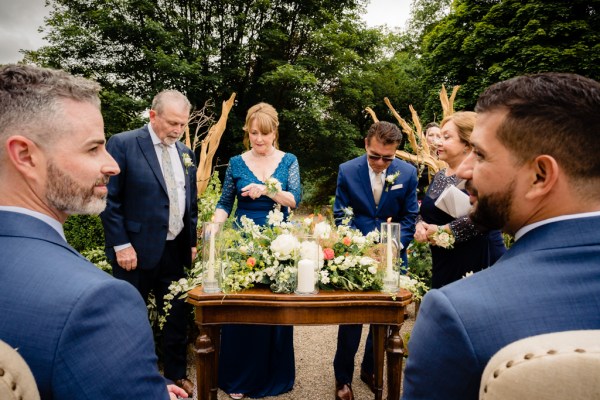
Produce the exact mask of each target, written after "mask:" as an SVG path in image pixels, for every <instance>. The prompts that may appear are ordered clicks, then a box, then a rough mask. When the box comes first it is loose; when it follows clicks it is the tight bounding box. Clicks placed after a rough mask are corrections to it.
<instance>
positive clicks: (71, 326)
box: [0, 65, 187, 400]
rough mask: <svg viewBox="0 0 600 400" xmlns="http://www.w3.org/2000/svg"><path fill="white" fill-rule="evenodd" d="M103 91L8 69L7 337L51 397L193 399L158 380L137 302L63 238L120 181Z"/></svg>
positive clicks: (2, 324)
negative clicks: (71, 220) (66, 225)
mask: <svg viewBox="0 0 600 400" xmlns="http://www.w3.org/2000/svg"><path fill="white" fill-rule="evenodd" d="M99 90H100V87H99V85H98V84H97V83H95V82H92V81H88V80H86V79H83V78H75V77H73V76H71V75H69V74H67V73H66V72H62V71H56V70H50V69H44V68H38V67H33V66H26V65H8V66H4V67H2V68H0V141H1V146H0V180H1V181H2V184H3V188H2V190H0V339H1V340H3V341H4V342H6V343H8V344H9V345H10V346H12V347H14V348H16V349H17V350H18V352H19V354H20V355H21V356H22V357H23V358H24V359H25V361H26V362H27V364H28V365H29V367H30V368H31V371H32V373H33V376H34V378H35V381H36V384H37V387H38V389H39V393H40V395H41V398H42V399H43V400H46V399H48V400H51V399H87V400H102V399H153V400H155V399H156V400H167V399H171V400H174V399H175V398H176V396H183V397H187V395H186V393H185V391H184V390H183V389H181V388H178V387H176V386H174V385H170V386H169V387H167V385H166V381H165V379H164V378H163V377H162V376H161V375H160V374H159V371H158V367H157V359H156V355H155V353H154V343H153V338H152V331H151V329H150V325H149V323H148V317H147V310H146V307H145V305H144V302H143V300H142V298H141V296H140V295H139V293H138V292H137V291H136V290H135V288H133V287H132V286H131V285H129V284H128V283H126V282H123V281H119V280H117V279H115V278H113V277H112V276H110V275H109V274H107V273H105V272H103V271H101V270H100V269H98V268H96V267H95V266H94V265H93V264H92V263H90V262H89V261H88V260H86V259H85V258H84V257H82V256H81V255H80V254H78V253H77V251H75V249H73V248H72V247H71V246H69V245H68V244H67V242H66V240H65V236H64V232H63V228H62V223H63V222H64V221H65V220H66V218H67V217H68V216H69V215H70V214H74V213H77V214H97V213H99V212H100V211H102V210H103V209H104V207H105V206H106V194H107V189H106V184H107V182H108V179H109V177H112V176H115V175H116V174H117V173H119V167H118V165H117V163H116V162H115V160H114V159H113V158H112V157H111V156H110V155H109V154H108V153H107V151H106V149H105V147H104V143H105V139H104V124H103V122H102V115H101V114H100V100H99V98H98V92H99ZM169 393H170V394H169Z"/></svg>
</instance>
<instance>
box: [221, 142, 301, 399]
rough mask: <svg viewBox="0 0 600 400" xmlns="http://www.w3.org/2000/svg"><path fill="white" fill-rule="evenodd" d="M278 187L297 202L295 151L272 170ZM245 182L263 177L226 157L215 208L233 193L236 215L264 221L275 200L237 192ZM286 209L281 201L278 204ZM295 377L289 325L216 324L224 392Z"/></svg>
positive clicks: (288, 382)
mask: <svg viewBox="0 0 600 400" xmlns="http://www.w3.org/2000/svg"><path fill="white" fill-rule="evenodd" d="M272 176H273V177H274V178H276V179H277V180H279V182H281V187H282V190H284V191H287V192H290V193H292V194H293V195H294V199H295V200H296V206H297V205H298V204H299V203H300V197H301V188H300V170H299V166H298V160H297V159H296V156H294V155H293V154H290V153H285V154H284V156H283V158H282V159H281V161H280V163H279V165H278V166H277V168H276V169H275V172H274V173H273V175H272ZM251 183H260V184H262V183H264V182H262V181H261V180H260V179H258V178H257V177H256V176H255V175H254V174H253V173H252V171H251V170H250V169H249V168H248V166H247V165H246V163H245V162H244V160H243V159H242V156H235V157H232V158H231V160H230V161H229V167H228V168H227V172H226V173H225V180H224V181H223V192H222V194H221V199H220V200H219V202H218V203H217V208H221V209H223V210H225V211H226V212H227V213H228V214H229V213H231V210H232V209H233V204H234V200H235V199H236V197H237V201H238V203H237V209H236V212H235V215H236V217H237V218H238V219H239V218H240V216H242V215H245V216H247V217H248V218H251V219H252V220H254V222H256V223H257V224H259V225H264V224H265V222H266V219H267V214H268V213H269V211H271V210H272V209H273V208H274V207H275V205H276V203H275V202H274V201H273V200H271V199H270V198H269V197H267V196H261V197H259V198H258V199H256V200H252V199H251V198H250V197H242V196H241V194H240V193H241V189H242V188H243V187H245V186H247V185H249V184H251ZM282 211H283V212H284V214H286V216H287V214H288V212H289V211H288V210H287V208H286V207H283V208H282ZM294 379H295V363H294V331H293V327H292V326H275V325H224V326H223V327H222V329H221V351H220V355H219V387H220V388H221V389H222V390H223V391H224V392H225V393H244V394H245V395H247V396H248V397H255V398H256V397H265V396H277V395H279V394H281V393H285V392H288V391H290V390H292V388H293V386H294Z"/></svg>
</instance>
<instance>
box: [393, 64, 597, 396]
mask: <svg viewBox="0 0 600 400" xmlns="http://www.w3.org/2000/svg"><path fill="white" fill-rule="evenodd" d="M599 110H600V83H598V82H596V81H593V80H591V79H587V78H584V77H582V76H579V75H574V74H558V73H544V74H538V75H531V76H521V77H516V78H513V79H509V80H507V81H504V82H500V83H497V84H494V85H492V86H491V87H490V88H489V89H487V90H486V91H485V92H484V93H483V94H482V95H481V96H480V97H479V100H478V102H477V107H476V111H477V112H478V116H477V122H476V124H475V129H474V130H473V134H472V135H471V141H472V144H473V152H472V154H470V155H469V157H468V158H467V159H466V160H465V161H464V162H463V164H462V165H461V167H460V168H459V171H458V172H457V173H458V174H459V176H461V177H463V178H465V179H467V180H468V184H467V189H468V191H469V194H470V196H471V201H472V203H473V209H472V211H471V218H472V220H473V221H474V222H477V223H479V224H481V225H484V226H487V227H488V228H490V229H498V228H502V229H503V230H504V231H505V232H508V233H510V234H512V235H514V237H515V243H514V245H513V246H512V247H511V248H510V249H509V250H508V251H507V253H506V254H505V255H504V256H502V257H501V258H500V259H499V260H498V261H497V262H496V264H494V266H492V267H490V268H488V269H487V270H484V271H481V272H478V273H476V274H474V275H473V276H471V277H468V278H466V279H462V280H461V281H458V282H455V283H452V284H450V285H447V286H445V287H443V288H441V289H439V290H432V291H430V292H429V293H428V294H427V295H426V296H425V297H424V299H423V303H422V304H421V309H420V311H419V317H418V318H417V321H416V324H415V326H414V329H413V331H412V334H411V338H410V342H409V344H408V348H409V353H410V356H409V357H408V362H407V366H406V370H405V386H404V394H403V399H406V400H412V399H428V400H432V399H445V400H451V399H461V400H463V399H466V400H468V399H477V398H478V394H479V390H480V387H479V383H480V379H481V374H482V372H483V370H484V368H485V366H486V364H487V362H488V361H489V359H490V358H491V357H492V356H493V355H494V354H495V353H496V352H497V351H498V350H500V349H501V348H502V347H504V346H505V345H507V344H509V343H511V342H514V341H516V340H519V339H522V338H525V337H528V336H533V335H538V334H543V333H550V332H559V331H568V330H579V329H600V295H599V293H600V229H599V228H600V157H598V155H599V154H600V114H599ZM523 384H527V382H524V383H523Z"/></svg>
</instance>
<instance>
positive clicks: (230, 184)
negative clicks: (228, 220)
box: [217, 160, 236, 215]
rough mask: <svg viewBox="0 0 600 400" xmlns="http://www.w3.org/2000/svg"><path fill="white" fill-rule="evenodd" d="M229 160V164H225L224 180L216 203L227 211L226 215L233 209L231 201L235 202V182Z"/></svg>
mask: <svg viewBox="0 0 600 400" xmlns="http://www.w3.org/2000/svg"><path fill="white" fill-rule="evenodd" d="M231 170H232V166H231V160H230V161H229V165H228V166H227V171H226V172H225V180H224V181H223V189H222V191H221V198H220V199H219V202H218V203H217V208H220V209H222V210H224V211H225V212H227V215H229V214H231V210H232V209H233V203H234V202H235V196H236V188H235V182H234V180H233V173H232V171H231Z"/></svg>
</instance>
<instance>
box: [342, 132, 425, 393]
mask: <svg viewBox="0 0 600 400" xmlns="http://www.w3.org/2000/svg"><path fill="white" fill-rule="evenodd" d="M401 141H402V133H401V132H400V129H399V128H398V127H397V126H396V125H394V124H392V123H390V122H385V121H381V122H376V123H374V124H373V125H371V127H370V128H369V132H368V133H367V137H366V138H365V149H366V154H365V155H363V156H361V157H358V158H355V159H353V160H350V161H348V162H345V163H344V164H342V165H340V169H339V173H338V180H337V190H336V193H335V203H334V206H333V212H334V216H335V218H336V221H337V222H338V223H339V222H340V221H341V220H342V219H343V218H344V216H345V209H347V208H348V207H351V208H352V211H353V214H354V215H353V218H352V221H351V223H350V225H351V226H352V227H353V228H356V229H358V230H360V231H361V232H362V233H363V234H365V235H366V234H367V233H369V232H372V231H373V230H379V229H380V226H381V223H382V222H386V221H387V219H388V218H392V221H393V222H399V223H400V229H401V232H400V234H401V238H400V240H401V243H402V246H403V249H402V252H401V256H402V261H403V263H404V265H407V259H406V248H407V247H408V245H409V243H410V242H411V240H412V238H413V235H414V233H415V222H416V218H417V213H418V211H419V206H418V203H417V170H416V168H415V167H414V166H412V165H410V164H408V163H407V162H404V161H401V160H399V159H396V157H395V154H396V150H397V148H398V145H399V144H400V142H401ZM386 177H388V178H389V180H390V181H391V180H392V178H393V181H392V182H389V181H388V179H386ZM394 177H395V178H394ZM377 184H379V193H377V190H374V188H375V187H376V186H377ZM361 331H362V325H340V327H339V330H338V341H337V351H336V354H335V358H334V361H333V368H334V372H335V380H336V395H335V397H336V399H341V400H352V399H353V398H354V393H353V391H352V376H353V374H354V358H355V355H356V351H357V350H358V345H359V342H360V337H361ZM360 376H361V379H362V380H363V381H365V383H366V384H367V385H369V387H370V388H371V390H374V382H373V346H372V339H371V333H370V332H369V335H368V336H367V343H366V346H365V355H364V357H363V361H362V365H361V374H360Z"/></svg>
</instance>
